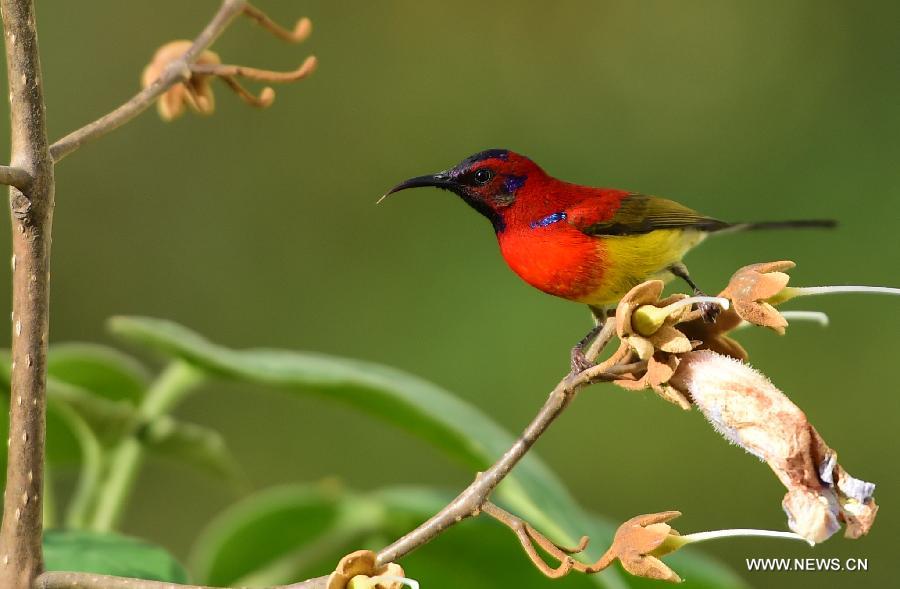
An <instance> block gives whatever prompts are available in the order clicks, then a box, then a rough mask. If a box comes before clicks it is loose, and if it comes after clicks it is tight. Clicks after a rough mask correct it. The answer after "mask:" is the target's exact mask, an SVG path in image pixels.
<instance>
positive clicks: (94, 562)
mask: <svg viewBox="0 0 900 589" xmlns="http://www.w3.org/2000/svg"><path fill="white" fill-rule="evenodd" d="M44 563H45V566H46V568H47V570H49V571H77V572H86V573H97V574H101V575H118V576H122V577H135V578H138V579H148V580H153V581H165V582H170V583H186V582H187V580H188V579H187V573H186V572H185V570H184V568H183V567H182V566H181V565H180V564H179V563H178V561H176V560H175V559H174V558H173V557H172V556H171V555H170V554H169V553H168V552H167V551H166V550H164V549H163V548H160V547H158V546H154V545H152V544H148V543H147V542H144V541H143V540H138V539H136V538H129V537H127V536H119V535H116V534H98V533H94V532H82V531H48V532H46V533H45V534H44Z"/></svg>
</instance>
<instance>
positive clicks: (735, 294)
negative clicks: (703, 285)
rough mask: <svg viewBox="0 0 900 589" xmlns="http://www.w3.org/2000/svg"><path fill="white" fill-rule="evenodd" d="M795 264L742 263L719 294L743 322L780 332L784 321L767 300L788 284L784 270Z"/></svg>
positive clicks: (785, 322) (785, 323)
mask: <svg viewBox="0 0 900 589" xmlns="http://www.w3.org/2000/svg"><path fill="white" fill-rule="evenodd" d="M794 266H795V264H794V263H793V262H789V261H781V262H766V263H762V264H751V265H750V266H744V267H743V268H741V269H740V270H738V271H737V272H735V273H734V275H733V276H732V277H731V280H730V281H729V282H728V286H727V287H725V290H723V291H722V292H721V293H719V296H723V297H726V298H728V299H730V300H731V302H732V303H733V304H734V310H735V311H736V312H737V314H738V315H739V316H740V317H741V319H743V320H744V321H747V322H749V323H753V324H754V325H762V326H764V327H769V328H771V329H773V330H775V331H776V332H778V333H779V334H782V335H783V334H784V328H785V327H787V324H788V323H787V320H785V318H784V317H782V316H781V314H780V313H779V312H778V311H776V310H775V307H773V306H772V305H771V304H769V303H768V302H767V301H768V300H769V299H771V298H772V297H774V296H776V295H777V294H778V293H780V292H781V291H782V290H783V289H784V287H785V286H787V283H788V281H789V280H790V276H788V275H787V274H785V273H784V270H790V269H791V268H793V267H794Z"/></svg>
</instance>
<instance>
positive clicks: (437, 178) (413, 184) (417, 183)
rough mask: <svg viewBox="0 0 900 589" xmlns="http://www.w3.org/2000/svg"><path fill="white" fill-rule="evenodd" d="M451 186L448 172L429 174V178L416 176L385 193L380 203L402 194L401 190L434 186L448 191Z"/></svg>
mask: <svg viewBox="0 0 900 589" xmlns="http://www.w3.org/2000/svg"><path fill="white" fill-rule="evenodd" d="M450 185H451V180H450V174H449V173H447V172H438V173H437V174H429V175H427V176H416V177H415V178H410V179H409V180H404V181H403V182H401V183H400V184H398V185H396V186H394V187H393V188H391V189H390V190H388V191H387V192H386V193H384V196H382V197H381V198H379V199H378V202H381V201H383V200H384V199H386V198H387V197H389V196H390V195H392V194H394V193H395V192H400V191H401V190H406V189H407V188H422V187H423V186H432V187H434V188H444V189H447V188H449V187H450ZM376 204H377V203H376Z"/></svg>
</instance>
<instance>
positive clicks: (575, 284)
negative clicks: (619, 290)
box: [497, 177, 628, 302]
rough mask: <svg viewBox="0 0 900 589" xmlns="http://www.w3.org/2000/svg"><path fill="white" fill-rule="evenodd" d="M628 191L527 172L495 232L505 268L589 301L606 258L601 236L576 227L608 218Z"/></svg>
mask: <svg viewBox="0 0 900 589" xmlns="http://www.w3.org/2000/svg"><path fill="white" fill-rule="evenodd" d="M524 191H527V193H526V194H522V192H524ZM627 194H628V193H627V192H626V191H622V190H612V189H598V188H590V187H586V186H579V185H575V184H569V183H567V182H562V181H559V180H556V179H554V178H550V177H546V178H533V177H532V178H529V182H528V183H527V184H526V185H525V186H524V187H523V188H522V189H521V190H520V197H519V198H517V202H515V203H514V204H512V205H511V206H510V207H509V208H508V209H506V210H505V211H504V215H503V219H504V222H505V223H504V227H503V230H502V231H498V233H497V240H498V242H499V244H500V251H501V252H502V254H503V257H504V259H505V260H506V262H507V264H509V266H510V268H512V270H513V271H514V272H515V273H516V274H518V275H519V276H520V277H521V278H522V279H523V280H525V282H527V283H528V284H530V285H532V286H534V287H535V288H538V289H540V290H542V291H544V292H546V293H549V294H552V295H555V296H558V297H562V298H565V299H569V300H574V301H581V302H591V300H592V297H591V295H592V294H593V293H594V292H595V291H596V290H597V288H598V287H599V286H600V285H601V284H602V283H603V280H604V275H605V274H606V272H607V269H608V263H609V259H608V256H607V255H606V253H607V252H606V244H605V243H604V241H603V240H600V239H597V238H596V237H592V236H590V235H587V234H585V233H584V232H582V231H581V230H580V229H579V227H585V226H588V225H592V224H594V223H597V222H600V221H604V220H607V219H609V218H611V217H612V216H613V214H614V213H615V211H616V209H617V208H618V206H619V202H620V201H621V200H622V198H623V197H624V196H625V195H627Z"/></svg>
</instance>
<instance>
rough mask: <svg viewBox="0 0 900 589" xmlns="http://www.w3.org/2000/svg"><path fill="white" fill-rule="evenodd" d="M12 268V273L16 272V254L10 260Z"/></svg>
mask: <svg viewBox="0 0 900 589" xmlns="http://www.w3.org/2000/svg"><path fill="white" fill-rule="evenodd" d="M10 266H12V271H13V272H15V271H16V254H13V255H12V258H10Z"/></svg>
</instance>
